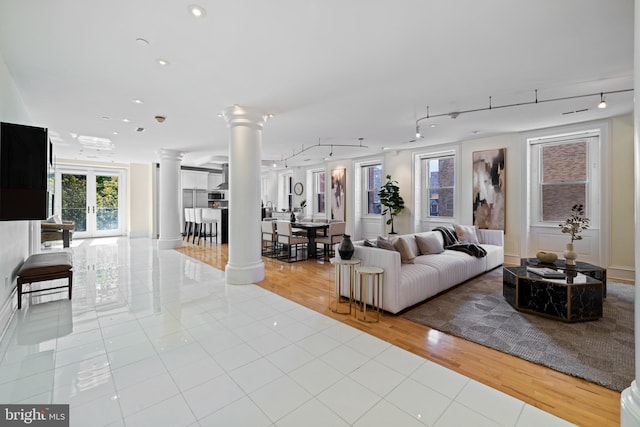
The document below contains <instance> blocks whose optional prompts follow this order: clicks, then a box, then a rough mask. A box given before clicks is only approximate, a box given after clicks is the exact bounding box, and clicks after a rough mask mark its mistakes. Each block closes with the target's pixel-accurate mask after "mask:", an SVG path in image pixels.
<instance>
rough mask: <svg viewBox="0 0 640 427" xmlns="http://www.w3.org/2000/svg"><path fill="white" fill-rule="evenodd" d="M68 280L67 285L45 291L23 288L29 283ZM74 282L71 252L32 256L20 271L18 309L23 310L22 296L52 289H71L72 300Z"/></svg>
mask: <svg viewBox="0 0 640 427" xmlns="http://www.w3.org/2000/svg"><path fill="white" fill-rule="evenodd" d="M65 278H66V279H68V283H67V284H66V285H61V286H53V287H50V288H44V289H35V290H29V291H23V290H22V286H23V285H25V284H27V283H33V282H42V281H45V280H56V279H65ZM72 281H73V262H72V258H71V253H69V252H48V253H40V254H34V255H31V256H30V257H29V258H27V260H26V261H25V262H24V264H22V267H20V270H19V271H18V285H17V287H18V309H21V308H22V294H30V293H34V292H43V291H49V290H52V289H60V288H67V287H68V288H69V299H71V286H72Z"/></svg>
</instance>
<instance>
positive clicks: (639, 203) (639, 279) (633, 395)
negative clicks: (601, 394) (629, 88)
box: [620, 0, 640, 427]
mask: <svg viewBox="0 0 640 427" xmlns="http://www.w3.org/2000/svg"><path fill="white" fill-rule="evenodd" d="M634 21H635V22H634V34H635V36H634V45H635V46H636V47H637V46H640V0H636V1H635V19H634ZM633 70H634V71H633V77H634V79H633V80H634V84H633V86H634V88H633V89H634V94H635V95H634V97H633V102H634V107H633V148H634V149H633V152H634V154H633V170H634V182H635V190H634V191H635V281H636V284H635V291H636V292H635V300H634V301H635V303H634V313H635V314H634V316H635V318H634V330H635V332H634V333H635V340H634V342H635V362H636V363H635V366H636V375H635V379H634V380H633V381H632V382H631V386H630V387H629V388H626V389H624V390H623V391H622V394H621V395H620V425H621V426H622V427H632V426H640V388H639V384H638V378H640V102H639V101H638V94H639V93H640V53H638V49H637V48H636V49H635V53H634V67H633Z"/></svg>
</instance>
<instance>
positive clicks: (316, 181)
mask: <svg viewBox="0 0 640 427" xmlns="http://www.w3.org/2000/svg"><path fill="white" fill-rule="evenodd" d="M324 198H325V189H324V171H317V172H313V201H314V204H313V211H314V213H317V214H324V213H326V206H325V202H324Z"/></svg>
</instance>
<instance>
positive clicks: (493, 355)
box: [177, 243, 620, 427]
mask: <svg viewBox="0 0 640 427" xmlns="http://www.w3.org/2000/svg"><path fill="white" fill-rule="evenodd" d="M177 250H178V251H180V252H182V253H184V254H185V255H188V256H190V257H193V258H196V259H198V260H200V261H202V262H205V263H207V264H209V265H212V266H214V267H216V268H219V269H221V270H224V268H225V265H226V263H227V245H215V244H214V245H209V244H206V245H203V244H201V245H200V246H197V245H192V244H189V243H184V246H183V247H182V248H180V249H177ZM262 259H263V261H264V263H265V280H264V281H262V282H260V283H258V285H259V286H261V287H263V288H265V289H268V290H270V291H272V292H274V293H276V294H278V295H281V296H283V297H285V298H288V299H290V300H292V301H295V302H297V303H299V304H301V305H304V306H306V307H309V308H311V309H313V310H315V311H317V312H320V313H322V314H325V315H327V316H330V317H332V318H334V319H337V320H340V321H342V322H344V323H346V324H348V325H351V326H353V327H355V328H358V329H360V330H362V331H366V332H367V333H369V334H371V335H374V336H376V337H378V338H380V339H383V340H385V341H387V342H389V343H392V344H394V345H396V346H398V347H401V348H404V349H406V350H408V351H411V352H413V353H415V354H418V355H420V356H422V357H424V358H426V359H429V360H432V361H434V362H436V363H438V364H440V365H442V366H445V367H447V368H450V369H452V370H454V371H456V372H459V373H461V374H463V375H465V376H467V377H469V378H473V379H474V380H476V381H479V382H481V383H483V384H486V385H488V386H490V387H493V388H495V389H497V390H501V391H503V392H504V393H507V394H509V395H511V396H513V397H515V398H518V399H520V400H522V401H524V402H527V403H529V404H531V405H533V406H536V407H538V408H541V409H543V410H545V411H547V412H550V413H552V414H555V415H557V416H558V417H560V418H563V419H565V420H567V421H570V422H572V423H575V424H577V425H580V426H594V427H595V426H597V427H604V426H618V425H620V393H617V392H615V391H612V390H609V389H607V388H604V387H602V386H599V385H596V384H593V383H590V382H587V381H585V380H582V379H579V378H575V377H572V376H569V375H565V374H562V373H560V372H556V371H553V370H551V369H548V368H545V367H543V366H540V365H536V364H534V363H531V362H527V361H525V360H522V359H519V358H517V357H514V356H510V355H508V354H505V353H501V352H499V351H496V350H493V349H490V348H488V347H484V346H482V345H479V344H475V343H472V342H470V341H466V340H464V339H461V338H457V337H453V336H450V335H446V334H443V333H441V332H438V331H436V330H434V329H431V328H429V327H426V326H422V325H419V324H417V323H414V322H411V321H409V320H406V319H404V318H401V317H399V316H394V315H389V314H386V315H384V316H382V317H381V320H380V323H373V324H371V323H362V322H359V321H356V320H355V319H354V318H353V316H348V315H341V314H335V313H333V312H331V310H329V308H328V307H329V297H330V294H331V292H332V290H333V288H334V269H333V266H332V265H331V264H330V263H329V262H324V261H322V260H310V261H301V262H294V263H286V262H281V261H277V260H273V259H270V258H264V257H263V258H262Z"/></svg>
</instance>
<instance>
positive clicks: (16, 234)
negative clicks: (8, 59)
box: [0, 56, 38, 332]
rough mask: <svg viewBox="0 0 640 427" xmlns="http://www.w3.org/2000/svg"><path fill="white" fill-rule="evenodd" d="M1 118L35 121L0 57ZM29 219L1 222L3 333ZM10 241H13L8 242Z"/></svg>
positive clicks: (0, 317) (12, 303) (24, 253)
mask: <svg viewBox="0 0 640 427" xmlns="http://www.w3.org/2000/svg"><path fill="white" fill-rule="evenodd" d="M0 121H3V122H12V123H20V124H27V125H36V126H37V125H38V124H37V123H33V122H32V120H31V118H30V116H29V113H28V111H27V109H26V108H25V106H24V103H23V102H22V99H21V97H20V94H19V93H18V90H17V88H16V85H15V83H14V81H13V78H12V77H11V75H10V73H9V70H8V69H7V66H6V64H5V62H4V59H3V58H2V56H0ZM29 229H30V222H29V221H4V222H0V242H3V244H2V245H0V332H1V331H3V330H4V329H5V327H6V326H7V324H8V321H9V318H10V315H11V313H12V312H13V310H14V309H15V305H16V302H17V300H16V299H15V298H13V299H12V298H11V296H12V291H13V289H14V287H15V284H16V280H15V279H16V272H17V269H18V268H19V267H20V264H21V263H22V262H23V261H24V260H25V259H26V258H27V256H28V255H29ZM8 242H11V244H7V243H8Z"/></svg>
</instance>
